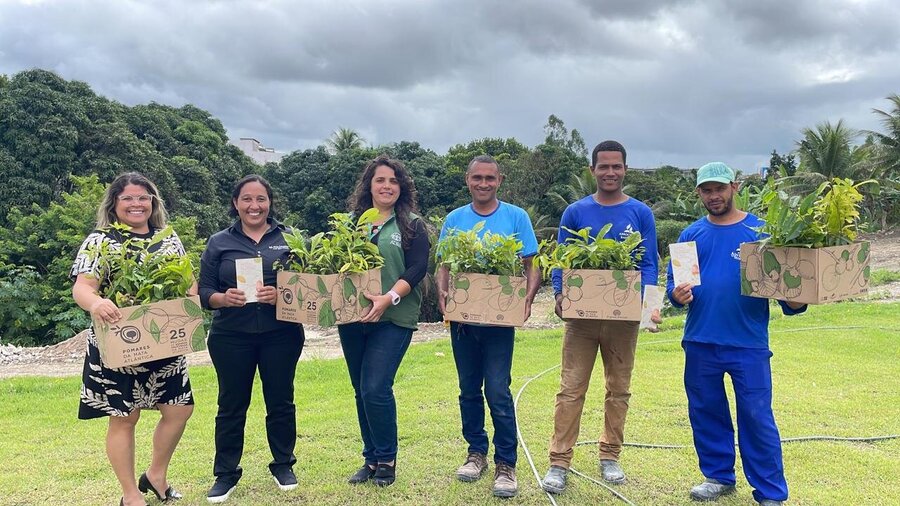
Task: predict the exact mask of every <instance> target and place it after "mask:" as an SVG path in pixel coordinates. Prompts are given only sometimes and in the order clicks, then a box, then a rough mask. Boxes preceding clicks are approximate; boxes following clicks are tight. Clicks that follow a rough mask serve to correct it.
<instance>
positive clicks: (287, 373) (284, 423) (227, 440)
mask: <svg viewBox="0 0 900 506" xmlns="http://www.w3.org/2000/svg"><path fill="white" fill-rule="evenodd" d="M303 341H304V335H303V327H301V326H299V325H297V326H290V327H285V328H282V329H278V330H275V331H270V332H263V333H259V334H252V333H247V332H235V331H226V330H222V329H215V328H213V329H212V330H211V331H210V334H209V341H208V347H209V357H210V358H211V359H212V362H213V366H215V368H216V376H217V378H218V381H219V412H218V413H217V414H216V457H215V462H214V464H213V474H214V475H215V476H217V477H220V476H233V477H236V478H240V476H241V468H240V465H239V464H240V463H241V455H242V454H243V452H244V426H245V425H246V422H247V408H248V407H250V396H251V394H252V391H253V378H254V377H255V376H256V370H257V368H259V378H260V380H261V381H262V389H263V398H264V399H265V402H266V437H267V439H268V441H269V450H271V452H272V462H271V463H270V464H269V470H270V471H272V472H274V471H275V470H276V469H278V468H284V467H288V468H290V467H292V466H293V465H294V464H295V463H296V462H297V459H296V457H294V445H295V443H296V442H297V416H296V408H295V407H294V373H295V371H296V369H297V361H298V360H299V359H300V352H301V350H302V349H303Z"/></svg>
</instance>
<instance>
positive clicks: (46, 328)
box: [0, 69, 900, 345]
mask: <svg viewBox="0 0 900 506" xmlns="http://www.w3.org/2000/svg"><path fill="white" fill-rule="evenodd" d="M889 101H890V103H891V107H892V109H890V110H888V111H876V114H879V116H880V117H881V119H882V121H883V122H884V125H885V127H886V128H885V132H883V133H879V132H862V133H859V132H855V131H853V130H851V129H849V128H847V127H846V126H845V125H844V124H843V123H842V122H839V123H838V124H837V125H831V124H829V123H824V124H822V125H818V126H817V127H815V128H812V129H807V130H804V131H803V132H802V135H803V138H802V139H801V140H800V141H798V143H797V150H796V151H795V152H792V153H788V154H785V155H779V154H778V153H777V152H774V151H773V156H772V163H771V165H772V167H773V168H774V170H772V171H770V173H769V174H770V176H769V177H779V178H792V177H793V178H796V179H797V180H798V183H797V185H798V188H799V187H800V186H802V184H803V181H813V180H815V179H816V178H823V177H832V176H850V177H855V178H857V179H859V178H866V179H867V178H877V179H878V180H879V181H880V184H878V185H870V186H869V187H867V192H868V193H867V208H866V213H867V215H866V217H867V219H868V220H869V221H870V222H871V223H873V224H875V225H877V226H886V225H888V224H889V223H896V222H898V221H900V191H898V190H900V183H898V179H900V178H898V174H900V171H898V167H900V97H898V96H897V95H892V96H891V97H889ZM543 128H544V133H545V138H544V141H543V142H542V143H540V144H538V145H537V146H533V147H528V146H526V145H524V144H522V143H521V142H519V141H518V140H516V139H514V138H507V139H501V138H485V139H478V140H473V141H470V142H468V143H466V144H458V145H456V146H453V147H451V148H450V149H449V150H448V151H447V152H446V153H445V154H439V153H436V152H434V151H433V150H430V149H427V148H424V147H422V146H421V145H420V144H419V143H417V142H414V141H401V142H396V143H390V144H386V145H379V146H368V145H366V143H365V142H364V140H363V139H362V138H361V137H360V136H359V134H358V133H356V132H355V131H353V130H352V129H347V128H340V129H338V130H336V131H335V133H334V135H333V136H332V137H331V138H329V139H326V140H323V143H322V145H320V146H317V147H315V148H311V149H305V150H298V151H294V152H292V153H290V154H288V155H286V156H285V157H284V158H283V159H282V160H281V161H280V162H279V163H268V164H266V165H265V166H259V165H256V164H254V163H253V162H252V161H251V160H250V159H249V158H248V157H247V156H245V155H244V154H243V153H242V152H241V151H240V150H239V149H238V148H237V147H235V146H233V145H230V144H228V142H227V141H228V137H227V134H226V131H225V128H224V127H223V125H222V123H221V122H220V121H219V120H218V119H216V118H215V117H213V116H212V115H211V114H210V113H208V112H207V111H204V110H202V109H200V108H197V107H195V106H193V105H185V106H183V107H171V106H167V105H162V104H157V103H150V104H146V105H137V106H133V107H129V106H125V105H123V104H120V103H118V102H116V101H113V100H109V99H107V98H105V97H102V96H99V95H97V94H96V93H94V92H93V91H92V90H91V88H90V87H89V86H88V85H87V84H85V83H83V82H79V81H67V80H65V79H62V78H61V77H59V76H57V75H56V74H54V73H52V72H49V71H45V70H39V69H34V70H27V71H23V72H20V73H18V74H15V75H13V76H11V77H10V76H3V75H0V176H2V179H0V180H2V181H3V183H4V184H3V185H0V339H2V341H3V342H12V343H17V344H22V345H40V344H50V343H54V342H58V341H61V340H64V339H67V338H69V337H71V336H72V335H73V334H74V333H76V332H78V331H80V330H81V329H83V328H86V327H87V326H88V325H89V324H90V322H89V319H88V317H87V315H86V314H84V312H83V311H81V310H80V309H78V308H77V307H76V306H75V304H74V302H73V301H72V297H71V280H70V279H69V275H68V274H69V269H70V267H71V263H72V260H73V258H74V255H75V252H76V251H77V248H78V246H79V245H80V244H81V241H82V239H83V238H84V237H85V235H86V234H87V233H88V232H89V231H90V230H91V229H92V227H93V224H94V218H95V214H96V209H97V207H98V206H99V203H100V200H101V198H102V194H103V191H104V188H105V184H106V183H108V182H109V181H111V180H112V179H113V178H114V177H115V176H116V175H118V174H119V173H121V172H125V171H131V170H136V171H139V172H142V173H144V174H146V175H147V176H148V177H150V178H151V179H152V180H153V181H154V182H155V183H156V184H157V186H158V187H159V189H160V191H161V193H162V195H163V196H164V199H165V201H166V207H167V209H168V210H169V211H170V213H171V215H172V217H173V225H174V226H175V229H176V230H177V231H178V234H179V235H180V236H181V238H182V240H183V242H184V243H185V246H186V248H187V249H188V250H189V251H192V252H194V253H199V252H201V251H202V250H203V244H204V238H205V237H208V236H209V235H211V234H212V233H214V232H216V231H217V230H220V229H221V228H223V227H225V226H226V225H227V224H228V223H229V222H230V219H229V217H228V214H227V210H228V202H229V198H230V195H231V188H232V185H233V184H234V182H236V181H237V180H238V179H239V178H241V177H243V176H245V175H247V174H251V173H259V174H261V175H263V176H264V177H266V178H267V179H268V180H269V181H270V182H271V183H272V186H273V188H274V190H275V205H274V210H275V214H276V216H277V217H278V218H279V219H281V220H282V221H284V222H286V223H288V224H290V225H292V226H295V227H297V228H301V229H307V230H310V231H318V230H324V229H325V228H326V223H327V218H328V216H329V215H330V214H331V213H333V212H339V211H345V210H346V199H347V197H348V196H349V195H350V193H351V191H352V188H353V185H354V183H355V181H356V179H357V177H358V175H359V173H360V171H361V170H362V167H364V166H365V164H366V163H367V162H368V161H369V160H371V159H372V158H374V157H375V156H377V155H378V154H381V153H387V154H389V155H390V156H392V157H394V158H397V159H399V160H402V161H403V162H404V164H405V165H406V166H407V168H408V169H409V171H410V173H411V174H412V176H413V178H414V180H415V184H416V187H417V189H418V192H419V206H420V209H421V213H422V215H424V216H426V217H441V216H444V215H446V213H447V212H449V211H450V210H451V209H453V208H455V207H458V206H460V205H463V204H465V203H467V202H469V201H470V196H469V194H468V191H467V189H466V187H465V180H464V174H465V169H466V165H467V164H468V162H469V161H470V160H471V159H472V158H473V157H474V156H476V155H479V154H489V155H491V156H493V157H494V158H496V159H497V160H498V162H499V163H500V165H501V168H502V170H503V172H504V174H505V175H506V180H505V182H504V183H503V185H502V186H501V189H500V197H501V198H502V199H503V200H505V201H508V202H511V203H513V204H516V205H518V206H520V207H522V208H524V209H526V210H527V211H528V213H529V215H530V216H531V218H532V221H533V224H534V226H535V230H536V232H537V233H538V235H539V236H541V237H550V236H552V235H553V234H555V231H556V226H557V225H558V223H559V218H560V216H561V214H562V211H563V210H564V209H565V207H566V205H568V204H569V203H571V202H573V201H574V200H577V199H578V198H581V197H583V196H584V195H587V194H589V193H592V192H593V191H594V189H595V188H594V186H595V183H594V180H593V177H592V176H591V175H590V173H589V172H588V170H587V167H588V164H589V161H588V146H587V145H586V144H585V141H584V139H583V138H582V136H581V135H580V133H579V132H578V131H577V130H576V129H571V130H570V129H569V128H567V127H566V125H565V123H564V122H563V121H562V120H561V119H560V118H558V117H556V116H554V115H551V116H550V117H549V118H548V120H547V123H546V124H545V125H544V127H543ZM835 131H836V132H835ZM860 136H862V137H864V141H863V142H862V144H859V145H857V144H855V142H856V140H857V139H858V138H859V137H860ZM694 177H695V176H694V173H693V172H692V171H689V170H682V169H679V168H677V167H672V166H663V167H660V168H657V169H656V170H655V171H653V172H652V173H643V172H637V171H631V172H629V173H628V175H627V176H626V181H625V182H626V185H627V186H626V188H625V190H626V193H628V194H629V195H631V196H632V197H635V198H638V199H640V200H643V201H645V202H646V203H647V204H648V205H650V206H651V208H652V209H653V211H654V214H655V215H656V218H657V222H658V229H659V236H660V243H661V244H660V247H661V249H660V251H666V249H665V245H666V244H667V243H668V242H670V241H674V240H675V239H676V238H677V235H678V233H679V232H680V231H681V229H683V228H684V226H685V224H686V223H688V222H689V221H691V220H693V219H696V218H697V217H699V216H702V214H703V208H702V206H700V205H699V203H698V202H697V199H696V198H695V197H694V194H693V189H694ZM764 182H765V181H764V180H763V179H762V178H760V177H758V176H754V177H750V178H747V179H746V183H747V184H746V186H747V187H748V188H751V189H752V188H753V187H758V186H760V185H762V184H764ZM431 306H433V304H431V303H430V302H429V301H427V300H426V301H425V304H424V305H423V319H424V320H432V319H434V318H436V317H437V314H436V310H435V309H434V308H432V307H431Z"/></svg>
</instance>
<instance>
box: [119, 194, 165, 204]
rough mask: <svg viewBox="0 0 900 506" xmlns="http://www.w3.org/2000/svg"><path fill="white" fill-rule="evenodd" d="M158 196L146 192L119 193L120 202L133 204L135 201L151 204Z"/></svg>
mask: <svg viewBox="0 0 900 506" xmlns="http://www.w3.org/2000/svg"><path fill="white" fill-rule="evenodd" d="M154 198H156V196H155V195H150V194H149V193H145V194H143V195H119V197H118V199H119V202H124V203H126V204H133V203H135V202H140V203H141V204H149V203H150V202H152V201H153V199H154Z"/></svg>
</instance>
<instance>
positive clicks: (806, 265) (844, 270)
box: [741, 242, 870, 304]
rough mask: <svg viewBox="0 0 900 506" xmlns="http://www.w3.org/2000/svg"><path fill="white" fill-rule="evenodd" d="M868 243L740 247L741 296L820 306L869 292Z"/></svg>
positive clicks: (744, 245) (747, 245)
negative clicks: (805, 246)
mask: <svg viewBox="0 0 900 506" xmlns="http://www.w3.org/2000/svg"><path fill="white" fill-rule="evenodd" d="M869 251H870V249H869V243H868V242H855V243H853V244H849V245H846V246H830V247H827V248H816V249H813V248H773V247H765V248H760V247H759V243H758V242H750V243H744V244H741V294H742V295H749V296H751V297H762V298H766V299H778V300H784V301H791V302H802V303H806V304H821V303H823V302H832V301H837V300H842V299H846V298H849V297H853V296H856V295H860V294H864V293H866V292H868V290H869Z"/></svg>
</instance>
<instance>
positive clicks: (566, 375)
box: [550, 320, 639, 469]
mask: <svg viewBox="0 0 900 506" xmlns="http://www.w3.org/2000/svg"><path fill="white" fill-rule="evenodd" d="M638 323H639V322H619V321H608V320H570V321H567V322H566V330H565V334H564V335H563V346H562V367H561V372H560V381H559V393H558V394H556V414H555V416H554V430H553V439H552V440H551V441H550V465H554V466H561V467H564V468H566V469H568V468H569V466H570V464H571V462H572V454H573V447H574V446H575V443H576V442H577V440H578V432H579V430H580V428H581V412H582V410H583V408H584V396H585V393H586V392H587V389H588V384H589V383H590V381H591V372H592V371H593V369H594V362H595V361H596V359H597V350H598V348H599V350H600V356H601V357H602V360H603V376H604V379H605V380H606V400H605V402H604V406H603V409H604V413H603V418H604V427H603V435H602V436H601V437H600V459H601V460H618V459H619V453H620V452H621V451H622V442H623V441H624V438H625V415H626V414H627V413H628V399H629V398H630V397H631V390H630V389H631V371H632V369H634V350H635V347H636V346H637V334H638Z"/></svg>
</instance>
